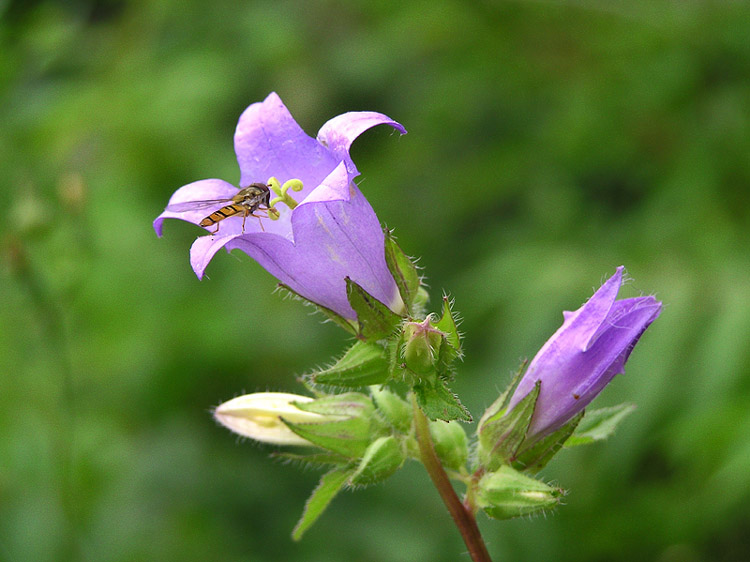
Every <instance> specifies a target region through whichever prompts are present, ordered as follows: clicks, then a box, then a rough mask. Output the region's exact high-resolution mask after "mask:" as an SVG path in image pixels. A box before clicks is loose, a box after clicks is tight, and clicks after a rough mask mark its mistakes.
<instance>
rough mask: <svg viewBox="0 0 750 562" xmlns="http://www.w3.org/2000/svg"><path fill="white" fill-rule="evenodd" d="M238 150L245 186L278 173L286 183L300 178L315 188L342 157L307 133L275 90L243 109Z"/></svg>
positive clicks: (235, 146) (236, 140)
mask: <svg viewBox="0 0 750 562" xmlns="http://www.w3.org/2000/svg"><path fill="white" fill-rule="evenodd" d="M234 150H235V152H236V154H237V162H238V163H239V165H240V185H241V186H247V185H250V184H251V183H253V182H266V181H268V178H270V177H271V176H275V177H276V178H278V179H279V181H280V182H281V183H282V184H283V183H284V182H285V181H287V180H289V179H292V178H296V179H299V180H301V181H302V183H303V185H304V186H305V187H306V188H307V187H309V188H310V189H312V188H313V187H315V186H316V185H318V184H319V183H320V182H321V181H323V179H324V178H325V177H326V176H328V174H330V173H331V172H332V171H333V169H334V168H335V167H336V165H337V164H338V163H339V161H340V159H337V158H336V157H335V156H334V155H333V154H332V153H331V152H330V151H329V150H328V149H326V148H325V147H324V146H323V145H321V144H320V143H319V142H318V141H317V140H315V139H314V138H312V137H310V136H308V135H307V134H305V132H304V131H303V130H302V128H300V126H299V125H298V124H297V122H296V121H295V120H294V118H293V117H292V115H291V114H290V113H289V110H288V109H287V108H286V106H285V105H284V104H283V103H282V101H281V99H280V98H279V96H277V95H276V94H275V93H271V94H270V95H269V96H268V97H267V98H266V99H265V100H264V101H262V102H258V103H254V104H252V105H251V106H250V107H248V108H247V109H246V110H245V111H244V112H243V113H242V115H241V116H240V119H239V122H238V123H237V130H236V131H235V134H234ZM304 195H306V192H304V191H303V193H302V196H303V197H304Z"/></svg>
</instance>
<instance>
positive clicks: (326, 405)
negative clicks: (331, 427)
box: [294, 392, 375, 417]
mask: <svg viewBox="0 0 750 562" xmlns="http://www.w3.org/2000/svg"><path fill="white" fill-rule="evenodd" d="M294 405H295V407H297V408H298V409H300V410H304V411H305V412H314V413H316V414H322V415H324V416H346V417H355V416H359V417H370V416H371V415H372V413H373V411H374V410H375V405H374V404H373V403H372V400H370V397H369V396H367V395H366V394H362V393H361V392H345V393H344V394H330V395H326V396H321V397H320V398H316V399H315V400H313V401H311V402H295V403H294Z"/></svg>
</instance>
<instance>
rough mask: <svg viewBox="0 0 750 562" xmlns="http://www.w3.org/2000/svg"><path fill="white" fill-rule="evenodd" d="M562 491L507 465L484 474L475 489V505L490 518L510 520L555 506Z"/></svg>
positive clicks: (559, 499)
mask: <svg viewBox="0 0 750 562" xmlns="http://www.w3.org/2000/svg"><path fill="white" fill-rule="evenodd" d="M563 495H564V492H563V491H562V490H560V489H559V488H553V487H552V486H549V485H547V484H545V483H544V482H540V481H539V480H536V479H534V478H531V477H530V476H526V475H525V474H522V473H520V472H518V471H516V470H513V469H512V468H511V467H509V466H507V465H503V466H501V467H500V468H498V470H496V471H494V472H489V473H487V474H485V475H484V476H483V477H482V478H481V480H480V481H479V483H478V484H477V489H476V504H477V506H478V507H481V508H482V509H483V510H484V511H485V513H487V515H489V516H490V517H492V518H494V519H511V518H513V517H520V516H523V515H530V514H532V513H535V512H537V511H542V510H545V509H552V508H553V507H555V506H557V505H558V504H559V503H560V501H561V498H562V496H563Z"/></svg>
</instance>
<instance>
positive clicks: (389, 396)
mask: <svg viewBox="0 0 750 562" xmlns="http://www.w3.org/2000/svg"><path fill="white" fill-rule="evenodd" d="M370 393H371V394H372V397H373V399H374V400H375V405H376V406H377V408H378V411H379V412H380V413H381V415H382V416H383V418H384V419H385V420H386V421H387V422H388V423H389V424H390V425H391V426H392V427H393V428H394V429H396V430H397V431H400V432H401V433H409V430H410V429H411V422H412V417H413V416H414V413H413V412H412V409H411V404H409V403H408V402H407V401H406V400H404V399H403V398H401V397H400V396H399V395H398V394H396V393H395V392H393V391H391V390H389V389H387V388H380V387H377V386H373V387H372V388H370Z"/></svg>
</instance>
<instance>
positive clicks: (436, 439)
mask: <svg viewBox="0 0 750 562" xmlns="http://www.w3.org/2000/svg"><path fill="white" fill-rule="evenodd" d="M429 424H430V436H431V437H432V443H433V444H434V446H435V453H437V456H438V458H439V459H440V462H441V463H442V465H443V466H444V467H446V468H449V469H451V470H455V471H456V472H459V471H460V470H461V469H462V468H465V467H466V461H467V459H468V458H469V442H468V439H467V437H466V432H465V431H464V428H463V426H461V424H459V423H458V422H455V421H453V422H446V421H443V420H436V421H431V422H429Z"/></svg>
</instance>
